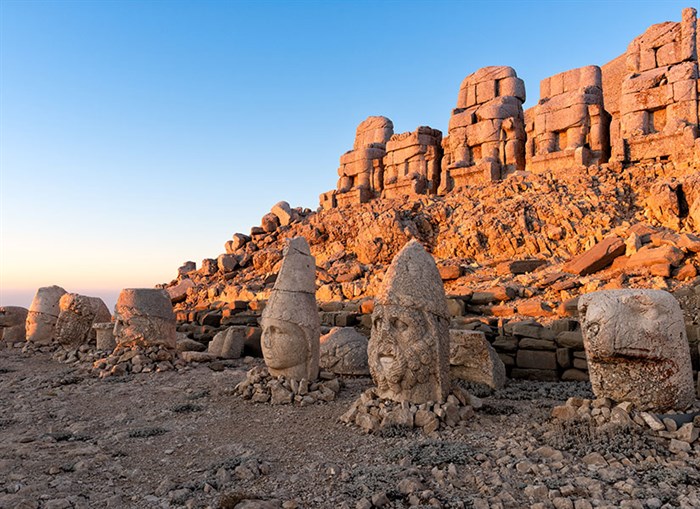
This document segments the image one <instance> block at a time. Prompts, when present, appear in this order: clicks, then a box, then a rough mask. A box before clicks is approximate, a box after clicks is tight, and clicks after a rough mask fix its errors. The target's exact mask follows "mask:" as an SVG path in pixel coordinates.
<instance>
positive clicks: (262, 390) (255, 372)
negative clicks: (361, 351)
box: [235, 366, 343, 406]
mask: <svg viewBox="0 0 700 509" xmlns="http://www.w3.org/2000/svg"><path fill="white" fill-rule="evenodd" d="M342 387H343V381H342V380H341V379H340V378H338V377H336V376H335V375H333V374H332V373H329V372H327V371H321V372H320V373H319V379H318V380H316V381H309V380H307V379H305V378H302V379H301V380H295V379H293V378H291V379H287V378H286V377H284V376H282V375H280V376H277V377H274V376H272V375H270V371H269V369H268V368H267V367H266V366H256V367H254V368H253V369H251V370H250V371H248V373H246V378H245V380H243V381H242V382H241V383H239V384H238V385H236V387H235V392H236V393H237V394H238V395H240V396H241V397H242V398H243V399H246V400H250V401H252V402H253V403H270V404H273V405H290V404H296V405H301V406H304V405H312V404H314V403H321V402H326V403H327V402H329V401H333V400H335V398H336V397H337V395H338V393H339V392H340V389H341V388H342Z"/></svg>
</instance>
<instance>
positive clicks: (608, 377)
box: [579, 290, 695, 411]
mask: <svg viewBox="0 0 700 509" xmlns="http://www.w3.org/2000/svg"><path fill="white" fill-rule="evenodd" d="M579 314H580V316H581V317H582V322H581V330H582V332H583V340H584V347H585V349H586V356H587V359H588V369H589V374H590V379H591V384H592V386H593V392H594V393H595V395H596V397H598V398H604V397H607V398H610V399H612V400H614V401H617V402H622V401H631V402H632V403H634V404H635V407H636V408H638V409H641V410H653V411H665V410H669V409H678V410H682V409H684V408H686V407H687V406H688V405H690V404H691V403H692V402H693V401H694V399H695V390H694V387H693V372H692V366H691V361H690V350H689V346H688V339H687V336H686V331H685V324H684V322H683V314H682V312H681V309H680V306H679V304H678V302H677V301H676V300H675V299H674V298H673V296H672V295H671V294H670V293H667V292H663V291H660V290H606V291H601V292H594V293H590V294H586V295H583V296H581V298H580V300H579Z"/></svg>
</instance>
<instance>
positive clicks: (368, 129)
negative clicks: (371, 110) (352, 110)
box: [353, 116, 394, 150]
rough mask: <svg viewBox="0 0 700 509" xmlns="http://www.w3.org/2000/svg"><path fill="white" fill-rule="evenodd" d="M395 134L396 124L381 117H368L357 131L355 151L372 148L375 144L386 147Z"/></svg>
mask: <svg viewBox="0 0 700 509" xmlns="http://www.w3.org/2000/svg"><path fill="white" fill-rule="evenodd" d="M393 134H394V123H393V122H392V121H391V120H390V119H388V118H386V117H381V116H374V117H367V118H366V119H365V120H363V121H362V122H360V125H358V126H357V130H356V131H355V144H354V145H353V150H359V149H362V148H367V147H371V146H373V145H375V144H378V145H381V146H384V145H385V144H386V142H387V141H389V139H390V138H391V136H392V135H393Z"/></svg>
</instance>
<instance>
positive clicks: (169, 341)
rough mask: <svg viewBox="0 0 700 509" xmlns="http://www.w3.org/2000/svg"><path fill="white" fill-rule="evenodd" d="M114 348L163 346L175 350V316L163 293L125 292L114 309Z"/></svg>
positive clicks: (132, 289)
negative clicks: (117, 346)
mask: <svg viewBox="0 0 700 509" xmlns="http://www.w3.org/2000/svg"><path fill="white" fill-rule="evenodd" d="M114 319H115V323H114V338H115V340H116V342H117V345H119V346H121V345H125V346H135V345H147V346H151V345H164V346H167V347H170V348H175V346H176V343H177V334H176V331H175V314H174V313H173V305H172V304H171V303H170V297H169V296H168V293H167V292H166V291H165V290H160V289H155V288H126V289H124V290H122V291H121V293H120V294H119V298H118V299H117V305H116V306H115V308H114Z"/></svg>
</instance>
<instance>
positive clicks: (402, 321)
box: [367, 240, 450, 404]
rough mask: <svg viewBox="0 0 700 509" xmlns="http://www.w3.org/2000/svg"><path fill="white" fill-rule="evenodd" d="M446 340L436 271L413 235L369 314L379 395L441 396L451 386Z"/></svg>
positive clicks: (445, 313) (439, 398) (395, 397)
mask: <svg viewBox="0 0 700 509" xmlns="http://www.w3.org/2000/svg"><path fill="white" fill-rule="evenodd" d="M449 345H450V336H449V313H448V311H447V299H446V298H445V289H444V287H443V285H442V280H441V279H440V274H439V272H438V270H437V267H436V265H435V261H434V260H433V257H432V256H431V255H430V254H428V253H427V252H426V251H425V249H423V246H421V245H420V243H419V242H418V241H416V240H412V241H410V242H409V243H408V244H406V245H405V246H404V248H403V249H402V250H401V251H400V252H399V253H398V254H397V255H396V257H395V258H394V260H393V262H392V263H391V266H390V267H389V270H388V271H387V274H386V278H385V281H384V286H383V287H382V289H381V291H380V293H379V295H378V296H377V298H376V301H375V306H374V313H373V315H372V335H371V337H370V341H369V345H368V347H367V355H368V362H369V369H370V373H371V375H372V379H373V380H374V383H375V384H376V385H377V394H378V395H379V397H381V398H385V399H391V400H394V401H409V402H411V403H416V404H421V403H426V402H428V401H434V402H439V401H444V399H445V398H446V397H447V395H448V393H449V390H450V382H449V348H450V346H449Z"/></svg>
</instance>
